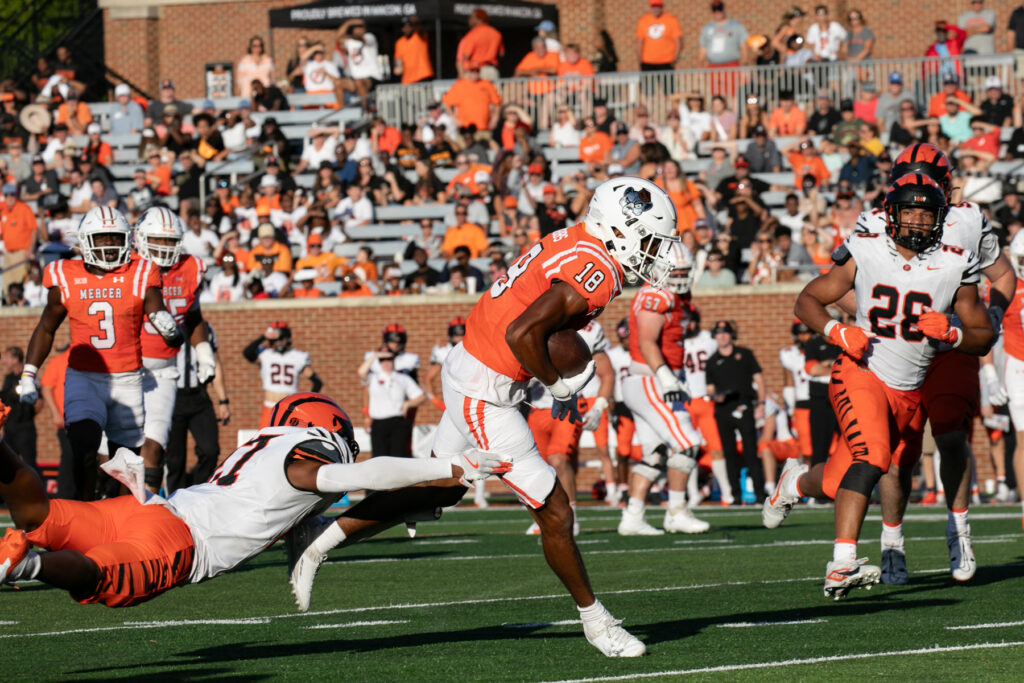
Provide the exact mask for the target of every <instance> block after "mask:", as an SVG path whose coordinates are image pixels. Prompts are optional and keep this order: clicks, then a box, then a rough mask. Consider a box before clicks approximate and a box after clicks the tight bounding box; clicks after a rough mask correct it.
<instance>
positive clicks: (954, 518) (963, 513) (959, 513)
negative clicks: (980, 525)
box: [946, 508, 967, 531]
mask: <svg viewBox="0 0 1024 683" xmlns="http://www.w3.org/2000/svg"><path fill="white" fill-rule="evenodd" d="M951 524H952V525H953V528H955V529H956V530H957V531H967V508H964V509H963V510H949V511H948V512H947V519H946V526H947V527H949V526H950V525H951Z"/></svg>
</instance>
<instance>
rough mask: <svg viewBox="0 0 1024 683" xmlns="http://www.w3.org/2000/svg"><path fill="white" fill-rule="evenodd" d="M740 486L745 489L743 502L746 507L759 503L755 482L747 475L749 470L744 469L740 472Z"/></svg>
mask: <svg viewBox="0 0 1024 683" xmlns="http://www.w3.org/2000/svg"><path fill="white" fill-rule="evenodd" d="M740 486H741V487H742V488H743V497H742V500H743V502H744V504H746V505H753V504H754V503H756V502H757V496H756V495H754V480H753V479H751V478H750V476H749V475H748V474H747V468H746V467H744V468H743V469H741V470H740Z"/></svg>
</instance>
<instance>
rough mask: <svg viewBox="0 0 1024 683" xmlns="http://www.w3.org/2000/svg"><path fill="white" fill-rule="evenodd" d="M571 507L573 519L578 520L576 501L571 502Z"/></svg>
mask: <svg viewBox="0 0 1024 683" xmlns="http://www.w3.org/2000/svg"><path fill="white" fill-rule="evenodd" d="M569 509H570V510H572V521H574V522H575V521H576V502H575V501H573V502H571V503H569Z"/></svg>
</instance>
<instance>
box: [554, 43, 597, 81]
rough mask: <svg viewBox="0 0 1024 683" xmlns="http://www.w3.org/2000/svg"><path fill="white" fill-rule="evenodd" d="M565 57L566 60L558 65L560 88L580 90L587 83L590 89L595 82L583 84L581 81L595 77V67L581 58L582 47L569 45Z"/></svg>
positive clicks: (574, 44) (573, 44)
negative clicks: (588, 77)
mask: <svg viewBox="0 0 1024 683" xmlns="http://www.w3.org/2000/svg"><path fill="white" fill-rule="evenodd" d="M564 57H565V59H564V60H563V61H561V62H560V63H559V64H558V76H559V81H558V84H559V86H561V87H568V88H569V90H578V89H579V88H580V86H581V85H583V83H586V84H587V85H588V87H590V86H591V85H592V83H593V81H590V80H588V81H583V82H581V80H582V79H584V78H586V77H587V76H593V75H594V65H593V64H591V63H590V61H589V60H587V59H584V58H583V57H582V56H580V46H579V45H577V44H576V43H567V44H566V46H565V53H564ZM562 77H568V78H562Z"/></svg>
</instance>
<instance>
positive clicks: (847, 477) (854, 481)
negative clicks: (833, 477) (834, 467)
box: [839, 462, 882, 496]
mask: <svg viewBox="0 0 1024 683" xmlns="http://www.w3.org/2000/svg"><path fill="white" fill-rule="evenodd" d="M881 478H882V468H881V467H876V466H875V465H870V464H868V463H866V462H855V463H853V464H852V465H850V468H849V469H848V470H846V474H844V475H843V480H842V481H841V482H839V488H841V489H846V490H848V491H853V492H855V493H860V494H862V495H864V496H870V495H871V490H872V489H874V488H875V484H877V483H878V480H879V479H881Z"/></svg>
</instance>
